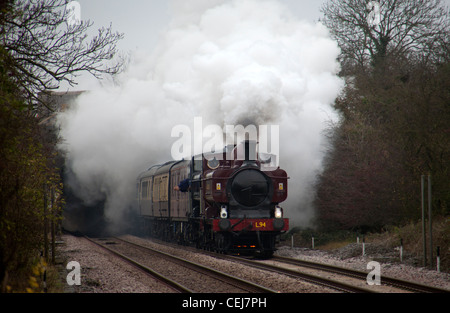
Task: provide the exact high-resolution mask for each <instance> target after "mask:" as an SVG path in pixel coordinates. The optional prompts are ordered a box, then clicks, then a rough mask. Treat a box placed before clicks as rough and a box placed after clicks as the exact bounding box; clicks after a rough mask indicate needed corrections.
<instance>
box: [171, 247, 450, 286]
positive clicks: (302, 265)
mask: <svg viewBox="0 0 450 313" xmlns="http://www.w3.org/2000/svg"><path fill="white" fill-rule="evenodd" d="M164 244H165V245H167V244H168V243H166V242H164ZM173 247H177V245H173ZM178 247H179V246H178ZM193 251H194V250H193ZM195 251H202V253H205V254H207V255H211V256H214V257H217V258H222V259H226V260H230V261H233V262H239V263H241V264H246V265H248V266H251V267H253V268H259V269H261V270H266V271H271V272H276V273H280V274H284V275H288V276H290V277H295V278H298V279H301V280H305V281H308V282H310V283H313V284H319V285H321V286H325V287H329V288H332V289H335V290H339V291H343V292H353V293H355V292H356V293H373V292H381V293H392V292H397V293H400V292H416V293H449V291H448V290H445V289H440V288H437V287H433V286H427V285H423V284H419V283H415V282H411V281H406V280H401V279H396V278H392V277H387V276H381V286H369V285H367V281H366V280H367V275H368V273H367V272H363V271H357V270H353V269H348V268H343V267H338V266H333V265H327V264H323V263H316V262H310V261H305V260H299V259H293V258H286V257H280V256H274V257H273V258H272V259H271V260H268V261H260V260H251V259H245V258H242V257H235V256H229V255H222V254H217V253H212V252H208V251H203V250H197V249H196V250H195ZM270 263H277V265H275V264H270ZM305 269H306V270H305ZM307 269H312V270H314V271H316V272H317V273H318V274H316V273H313V274H311V273H308V271H307ZM327 273H329V274H332V276H334V278H329V277H326V276H331V275H328V274H327ZM342 277H343V278H342ZM345 277H349V278H353V281H351V280H349V279H345ZM342 280H347V281H350V282H342Z"/></svg>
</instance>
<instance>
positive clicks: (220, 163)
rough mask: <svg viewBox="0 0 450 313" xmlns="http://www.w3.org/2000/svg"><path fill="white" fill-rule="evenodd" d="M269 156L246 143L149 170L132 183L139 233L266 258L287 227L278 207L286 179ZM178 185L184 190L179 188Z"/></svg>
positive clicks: (284, 193)
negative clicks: (139, 224) (135, 187)
mask: <svg viewBox="0 0 450 313" xmlns="http://www.w3.org/2000/svg"><path fill="white" fill-rule="evenodd" d="M274 158H275V156H273V155H268V154H259V153H257V150H256V142H252V141H245V142H243V143H241V144H240V145H237V146H229V147H226V148H225V149H224V150H223V151H221V152H218V153H208V154H203V155H199V156H194V157H192V158H191V159H190V160H182V161H171V162H167V163H165V164H162V165H156V166H153V167H151V168H150V169H148V170H147V171H145V172H144V173H142V174H141V175H139V177H138V180H137V194H138V206H139V212H140V216H141V220H142V225H141V226H142V229H143V231H144V232H145V233H146V234H148V235H151V236H155V237H158V238H161V239H164V240H169V241H177V242H179V243H182V244H195V245H196V246H197V247H199V248H204V249H211V250H215V251H218V252H223V253H227V252H237V253H249V254H258V255H261V256H265V257H267V256H271V255H272V254H273V252H274V251H275V240H276V237H277V236H279V235H280V234H281V233H283V232H286V231H287V230H288V228H289V220H288V219H286V218H283V209H282V208H281V206H280V203H281V202H283V201H284V200H286V198H287V192H288V190H287V187H288V186H287V180H288V177H287V174H286V172H285V171H284V170H282V169H280V168H279V167H278V166H275V162H274ZM180 182H183V183H185V184H186V183H188V184H189V188H188V189H187V190H184V191H182V190H178V189H179V188H177V186H179V184H180Z"/></svg>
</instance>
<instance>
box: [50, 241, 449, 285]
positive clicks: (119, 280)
mask: <svg viewBox="0 0 450 313" xmlns="http://www.w3.org/2000/svg"><path fill="white" fill-rule="evenodd" d="M123 238H124V239H126V240H129V241H134V242H136V243H138V244H142V245H148V246H149V247H154V248H157V249H159V250H161V251H163V252H166V253H170V254H173V255H176V256H178V257H181V258H186V259H188V260H192V261H193V262H197V263H200V264H204V265H206V266H209V267H211V268H215V269H217V270H220V271H223V272H226V273H229V274H231V275H233V276H236V277H240V278H242V279H246V280H249V281H252V282H254V283H256V284H260V285H263V286H265V287H267V288H270V289H274V290H277V291H280V292H282V293H335V292H336V291H335V290H332V289H329V288H326V287H321V286H317V285H314V284H310V283H307V282H302V281H299V280H298V279H294V278H291V277H288V276H285V275H280V274H276V273H270V272H267V271H262V270H258V269H255V268H251V267H249V266H245V265H242V264H237V263H234V262H230V261H226V260H221V259H218V258H215V257H211V256H207V255H204V254H201V253H196V252H194V251H190V250H189V249H182V247H180V248H174V247H170V246H166V245H163V244H159V243H155V242H152V241H151V240H150V239H143V238H138V237H134V236H129V235H127V236H123ZM62 241H63V242H64V243H63V244H61V245H59V246H58V250H59V253H60V255H61V256H62V258H63V260H64V264H63V265H64V267H65V266H66V265H67V263H68V262H70V261H77V262H79V263H80V266H81V285H80V286H67V285H66V286H67V287H66V292H76V293H103V292H107V293H169V292H174V291H173V290H171V289H170V288H169V287H167V286H165V285H163V284H161V283H160V282H158V281H156V280H154V279H152V278H150V277H148V276H147V275H144V274H143V273H142V272H141V271H140V270H138V269H135V268H134V267H133V266H131V265H130V264H128V263H126V262H124V261H120V260H117V259H116V258H115V257H114V256H112V255H111V254H109V253H108V252H107V251H105V250H103V249H102V248H100V247H96V246H94V245H93V244H92V243H90V242H88V241H87V240H85V239H84V238H81V237H74V236H71V235H63V236H62ZM277 254H278V255H281V256H288V257H294V258H300V259H305V260H313V261H316V262H323V263H327V264H333V265H337V266H343V267H349V268H355V269H358V270H362V271H367V269H366V266H367V263H368V262H369V261H370V260H371V258H370V256H367V257H351V258H346V259H343V258H340V257H338V256H335V255H333V254H331V253H327V252H325V251H320V250H310V249H300V248H294V249H291V248H290V247H281V248H280V249H279V250H278V251H277ZM66 272H67V273H69V270H67V271H66ZM63 274H64V273H63ZM381 274H382V275H383V274H384V275H387V276H392V277H396V278H400V279H404V280H411V281H414V282H418V283H422V284H427V285H431V286H436V287H439V288H444V289H449V290H450V274H448V273H437V272H436V271H432V270H427V269H424V268H417V267H413V266H407V265H404V264H389V263H382V265H381Z"/></svg>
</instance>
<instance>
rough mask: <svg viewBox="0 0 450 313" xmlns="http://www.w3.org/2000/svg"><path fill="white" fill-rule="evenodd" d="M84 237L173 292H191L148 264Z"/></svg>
mask: <svg viewBox="0 0 450 313" xmlns="http://www.w3.org/2000/svg"><path fill="white" fill-rule="evenodd" d="M84 238H85V239H86V240H88V241H90V242H91V243H93V244H95V245H97V246H99V247H101V248H103V249H105V250H106V251H108V252H109V253H111V254H113V255H115V256H116V257H118V258H120V259H122V260H125V261H127V262H128V263H130V264H131V265H133V266H134V267H136V268H138V269H140V270H142V271H143V272H144V273H146V274H147V275H150V276H151V277H152V278H154V279H156V280H158V281H160V282H161V283H163V284H165V285H167V286H169V287H170V288H171V289H173V290H174V291H175V292H179V293H193V291H192V290H190V289H189V288H187V287H185V286H183V285H180V284H179V283H177V282H175V281H174V280H172V279H170V278H169V277H167V276H165V275H162V274H160V273H158V272H156V271H154V270H153V269H151V268H149V267H148V266H145V265H143V264H141V263H139V262H137V261H136V260H133V259H131V258H129V257H127V256H125V255H123V254H121V253H119V252H117V251H115V250H114V249H110V248H109V247H107V246H106V245H105V244H101V243H99V242H97V241H95V240H94V239H92V238H89V237H86V236H84Z"/></svg>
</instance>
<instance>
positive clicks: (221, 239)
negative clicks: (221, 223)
mask: <svg viewBox="0 0 450 313" xmlns="http://www.w3.org/2000/svg"><path fill="white" fill-rule="evenodd" d="M214 241H215V250H216V252H218V253H223V254H226V253H227V252H228V249H229V248H230V245H231V241H230V236H229V234H228V233H217V234H216V235H215V240H214Z"/></svg>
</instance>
